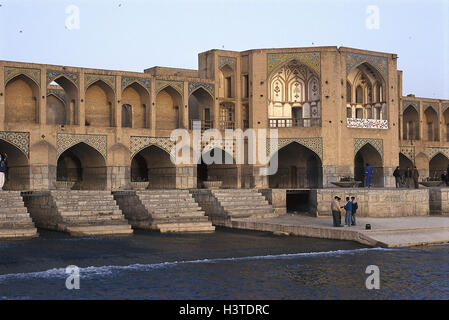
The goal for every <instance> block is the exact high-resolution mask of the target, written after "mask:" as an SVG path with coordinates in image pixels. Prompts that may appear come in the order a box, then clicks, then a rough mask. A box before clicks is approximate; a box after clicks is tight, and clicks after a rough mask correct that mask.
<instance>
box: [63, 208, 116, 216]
mask: <svg viewBox="0 0 449 320" xmlns="http://www.w3.org/2000/svg"><path fill="white" fill-rule="evenodd" d="M60 214H61V216H62V217H79V216H113V215H118V216H123V214H122V211H121V210H120V209H118V208H115V209H114V210H92V209H90V210H71V211H69V210H66V211H60Z"/></svg>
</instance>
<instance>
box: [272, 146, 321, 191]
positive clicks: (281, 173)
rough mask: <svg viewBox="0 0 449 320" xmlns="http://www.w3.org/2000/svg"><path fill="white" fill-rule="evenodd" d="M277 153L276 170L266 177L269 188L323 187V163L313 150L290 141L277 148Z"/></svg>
mask: <svg viewBox="0 0 449 320" xmlns="http://www.w3.org/2000/svg"><path fill="white" fill-rule="evenodd" d="M277 154H278V171H277V172H276V173H275V174H273V175H271V176H269V177H268V184H269V187H270V188H298V189H299V188H305V189H315V188H322V187H323V164H322V162H321V159H320V157H319V156H318V155H317V154H316V153H315V152H313V151H312V150H310V149H309V148H307V147H306V146H304V145H302V144H299V143H298V142H296V141H292V142H290V143H289V144H287V145H286V146H284V147H282V148H281V149H279V150H278V151H277ZM271 161H272V160H270V162H271Z"/></svg>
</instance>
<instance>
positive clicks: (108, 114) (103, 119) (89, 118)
mask: <svg viewBox="0 0 449 320" xmlns="http://www.w3.org/2000/svg"><path fill="white" fill-rule="evenodd" d="M114 97H115V94H114V90H112V88H111V87H110V86H108V85H107V84H106V83H105V82H104V81H102V80H98V81H97V82H94V83H93V84H91V85H90V86H89V88H88V89H87V91H86V125H88V126H93V127H113V126H114V117H113V114H114V110H113V106H114V101H115V99H114Z"/></svg>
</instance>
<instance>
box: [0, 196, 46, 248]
mask: <svg viewBox="0 0 449 320" xmlns="http://www.w3.org/2000/svg"><path fill="white" fill-rule="evenodd" d="M37 236H38V233H37V229H36V227H35V226H34V223H33V221H32V220H31V217H30V215H29V213H28V211H27V209H26V208H25V206H24V204H23V199H22V197H21V195H20V191H1V190H0V239H29V238H34V237H37Z"/></svg>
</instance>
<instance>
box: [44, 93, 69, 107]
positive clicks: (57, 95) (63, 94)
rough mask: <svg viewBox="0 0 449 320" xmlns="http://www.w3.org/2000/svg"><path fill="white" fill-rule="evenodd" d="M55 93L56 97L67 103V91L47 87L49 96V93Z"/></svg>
mask: <svg viewBox="0 0 449 320" xmlns="http://www.w3.org/2000/svg"><path fill="white" fill-rule="evenodd" d="M51 94H52V95H54V96H56V97H58V98H59V99H61V100H62V101H63V102H64V103H65V104H67V98H66V95H65V91H64V90H57V89H47V96H49V95H51Z"/></svg>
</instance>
